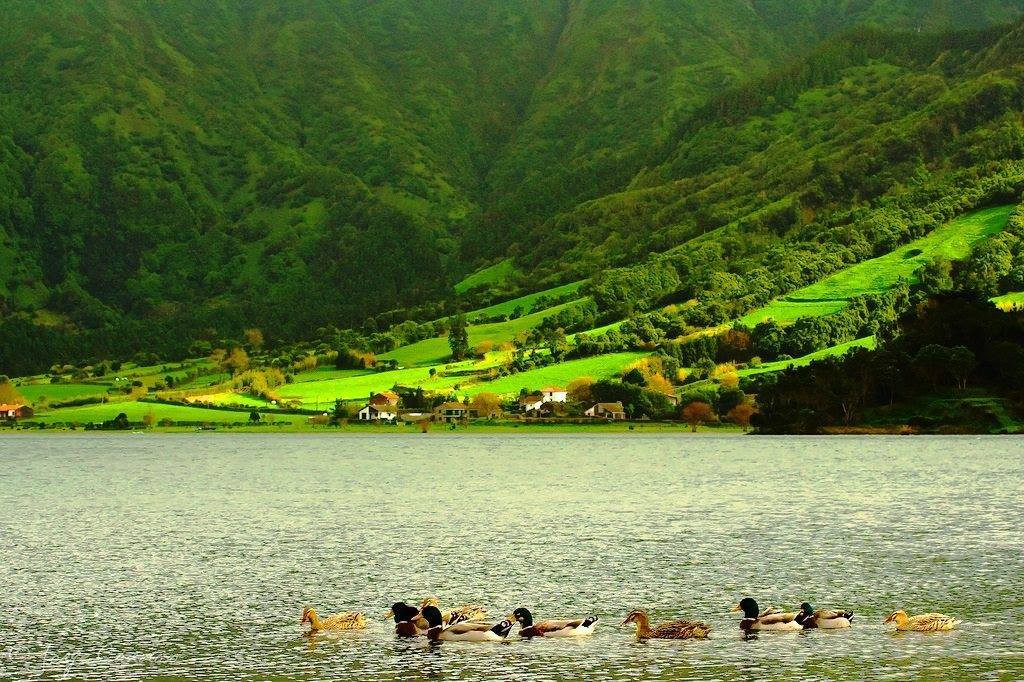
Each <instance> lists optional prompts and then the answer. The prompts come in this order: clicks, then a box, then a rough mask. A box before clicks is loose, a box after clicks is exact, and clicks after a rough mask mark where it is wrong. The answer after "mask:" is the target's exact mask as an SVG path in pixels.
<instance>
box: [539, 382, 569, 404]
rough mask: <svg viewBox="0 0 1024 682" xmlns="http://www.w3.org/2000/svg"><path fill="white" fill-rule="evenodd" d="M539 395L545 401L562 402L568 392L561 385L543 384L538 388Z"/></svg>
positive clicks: (567, 396)
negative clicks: (542, 386) (543, 385)
mask: <svg viewBox="0 0 1024 682" xmlns="http://www.w3.org/2000/svg"><path fill="white" fill-rule="evenodd" d="M540 396H541V398H542V399H543V400H544V402H546V403H564V402H565V401H566V400H567V399H568V398H569V393H568V391H566V390H565V389H564V388H562V387H561V386H545V387H544V388H542V389H540Z"/></svg>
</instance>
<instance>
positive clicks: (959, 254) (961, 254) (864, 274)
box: [740, 206, 1014, 326]
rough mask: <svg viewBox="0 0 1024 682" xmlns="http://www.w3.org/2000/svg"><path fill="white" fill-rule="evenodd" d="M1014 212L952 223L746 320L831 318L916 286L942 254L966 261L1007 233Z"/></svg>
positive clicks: (987, 212)
mask: <svg viewBox="0 0 1024 682" xmlns="http://www.w3.org/2000/svg"><path fill="white" fill-rule="evenodd" d="M1013 209H1014V206H997V207H995V208H987V209H984V210H981V211H975V212H974V213H970V214H968V215H965V216H963V217H961V218H957V219H956V220H952V221H950V222H949V223H946V224H945V225H943V226H941V227H939V228H936V229H935V230H932V231H931V232H930V233H928V234H927V235H925V236H924V237H921V238H920V239H916V240H914V241H912V242H910V243H909V244H907V245H906V246H903V247H900V248H899V249H896V250H895V251H892V252H890V253H887V254H886V255H884V256H880V257H878V258H872V259H871V260H867V261H864V262H863V263H858V264H857V265H854V266H851V267H849V268H846V269H844V270H840V271H839V272H837V273H835V274H834V275H832V276H830V277H826V278H825V279H823V280H821V281H820V282H816V283H814V284H811V285H810V286H806V287H804V288H802V289H798V290H796V291H794V292H792V293H790V294H789V295H787V296H784V297H783V298H782V299H781V300H778V301H774V302H772V303H769V304H768V305H767V306H765V307H763V308H760V309H758V310H755V311H753V312H751V313H749V314H747V315H745V316H744V317H742V318H741V319H740V322H741V323H742V324H745V325H747V326H753V325H755V324H757V323H759V322H763V321H765V320H766V319H774V320H775V321H776V322H779V323H780V324H785V323H788V322H793V321H794V320H796V319H797V318H800V317H818V316H821V315H831V314H833V313H836V312H839V311H840V310H842V309H843V308H844V307H846V302H847V301H849V300H850V299H851V298H853V297H855V296H861V295H864V294H880V293H884V292H886V291H888V290H889V289H891V288H892V287H893V286H895V285H896V283H897V282H899V281H900V280H901V279H903V280H906V281H908V282H910V283H914V282H915V281H916V279H915V275H914V273H915V272H916V271H917V270H918V269H919V268H920V267H921V266H922V265H925V264H926V263H928V262H929V261H931V260H932V259H934V258H936V257H939V256H941V257H944V258H948V259H950V260H959V259H962V258H965V257H966V256H968V255H969V254H970V252H971V249H973V248H974V246H975V245H977V244H978V243H980V242H982V241H984V240H985V239H988V238H989V237H991V236H992V235H995V234H998V233H999V232H1001V231H1002V230H1003V228H1005V227H1006V222H1007V220H1009V218H1010V214H1011V213H1012V212H1013Z"/></svg>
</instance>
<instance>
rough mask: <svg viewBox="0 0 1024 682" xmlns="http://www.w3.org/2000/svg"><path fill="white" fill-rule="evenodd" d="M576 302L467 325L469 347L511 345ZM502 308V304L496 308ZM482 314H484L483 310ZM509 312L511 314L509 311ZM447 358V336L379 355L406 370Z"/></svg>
mask: <svg viewBox="0 0 1024 682" xmlns="http://www.w3.org/2000/svg"><path fill="white" fill-rule="evenodd" d="M577 302H578V301H570V302H568V303H562V304H561V305H556V306H553V307H551V308H546V309H544V310H541V311H539V312H536V313H531V314H529V315H523V316H522V317H519V318H516V319H514V320H508V321H507V322H490V323H487V324H471V325H469V327H468V332H469V345H470V346H471V347H472V346H476V345H478V344H480V343H482V342H484V341H490V342H491V343H492V344H494V345H495V346H498V345H500V344H502V343H506V342H509V341H512V340H513V339H514V338H515V337H516V334H519V333H521V332H525V331H529V330H530V329H533V328H534V327H536V326H537V325H539V324H540V323H541V322H542V321H543V320H544V318H546V317H548V316H550V315H555V314H557V313H558V312H559V311H561V310H563V309H564V308H566V307H568V306H571V305H573V304H575V303H577ZM500 305H506V304H500ZM483 310H488V309H487V308H484V309H483ZM510 312H511V311H510ZM450 355H451V348H450V347H449V345H448V337H447V336H438V337H434V338H432V339H424V340H422V341H417V342H416V343H412V344H409V345H408V346H402V347H401V348H396V349H395V350H393V351H390V352H387V353H382V354H381V355H380V356H379V357H380V358H381V359H383V360H396V361H397V362H398V363H399V364H400V365H404V366H406V367H412V366H429V365H439V364H441V363H443V362H444V360H445V358H447V357H449V356H450Z"/></svg>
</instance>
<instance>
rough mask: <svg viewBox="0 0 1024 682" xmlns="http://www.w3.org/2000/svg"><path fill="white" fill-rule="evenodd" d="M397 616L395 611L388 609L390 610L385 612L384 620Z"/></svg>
mask: <svg viewBox="0 0 1024 682" xmlns="http://www.w3.org/2000/svg"><path fill="white" fill-rule="evenodd" d="M394 617H395V613H394V611H392V610H391V609H388V612H387V613H385V614H384V620H390V619H392V618H394Z"/></svg>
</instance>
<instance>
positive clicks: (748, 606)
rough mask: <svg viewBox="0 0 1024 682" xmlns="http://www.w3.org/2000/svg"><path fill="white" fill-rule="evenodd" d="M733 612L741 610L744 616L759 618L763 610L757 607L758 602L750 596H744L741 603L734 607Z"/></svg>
mask: <svg viewBox="0 0 1024 682" xmlns="http://www.w3.org/2000/svg"><path fill="white" fill-rule="evenodd" d="M732 610H733V613H735V612H737V611H739V612H742V613H743V617H744V618H757V616H758V614H759V613H761V610H760V609H759V608H758V607H757V602H756V601H754V600H753V599H751V598H750V597H744V598H743V599H741V600H740V603H739V604H737V605H736V606H734V607H732Z"/></svg>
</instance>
